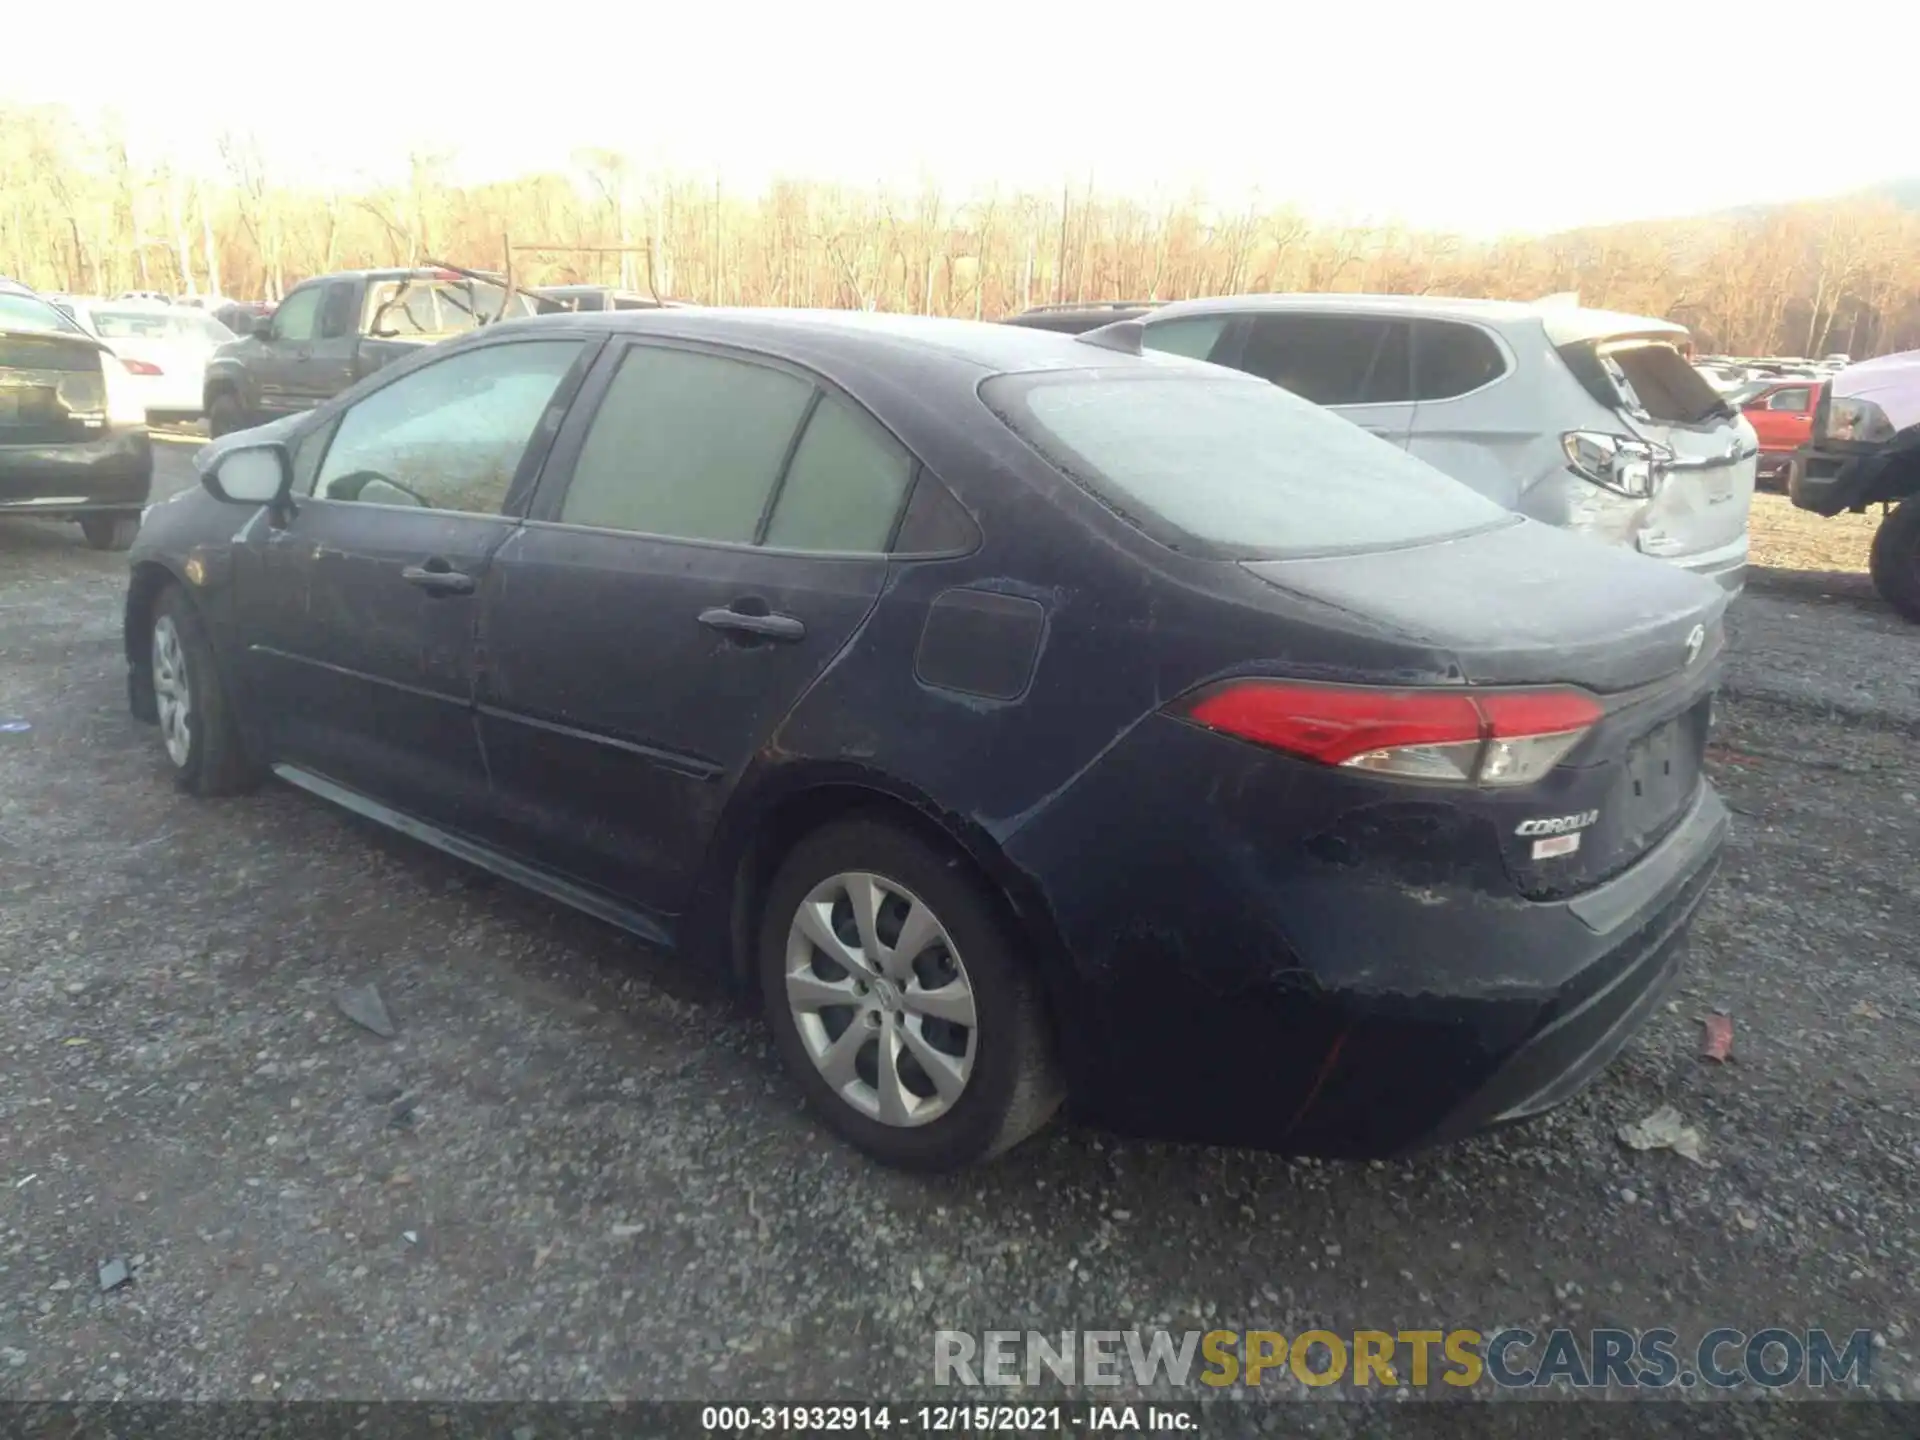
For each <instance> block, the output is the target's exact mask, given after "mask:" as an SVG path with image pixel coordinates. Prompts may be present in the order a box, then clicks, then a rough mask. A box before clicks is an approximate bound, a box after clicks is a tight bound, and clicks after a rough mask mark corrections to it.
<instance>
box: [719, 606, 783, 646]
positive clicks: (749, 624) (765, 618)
mask: <svg viewBox="0 0 1920 1440" xmlns="http://www.w3.org/2000/svg"><path fill="white" fill-rule="evenodd" d="M700 623H701V624H702V625H705V626H707V627H709V628H710V629H714V630H731V631H734V632H735V633H737V634H741V635H758V636H760V637H761V638H762V639H766V640H804V639H805V638H806V634H807V627H806V626H805V625H804V624H803V623H801V622H800V621H799V620H797V619H795V618H794V617H793V616H791V615H749V614H747V613H746V612H745V611H744V610H728V609H725V608H722V607H719V606H716V607H715V608H713V609H711V610H702V611H701V612H700Z"/></svg>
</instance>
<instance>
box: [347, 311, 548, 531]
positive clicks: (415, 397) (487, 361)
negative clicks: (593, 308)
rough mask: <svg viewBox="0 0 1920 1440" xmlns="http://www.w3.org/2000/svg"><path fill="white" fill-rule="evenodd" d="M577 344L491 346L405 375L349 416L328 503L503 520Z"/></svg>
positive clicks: (541, 342)
mask: <svg viewBox="0 0 1920 1440" xmlns="http://www.w3.org/2000/svg"><path fill="white" fill-rule="evenodd" d="M579 354H580V342H579V341H577V340H530V341H519V342H516V343H511V344H501V345H489V346H485V347H483V348H480V349H476V350H469V351H466V352H465V353H464V354H459V355H451V356H448V357H447V358H446V359H444V360H440V361H437V362H436V363H434V364H431V365H427V366H424V367H422V368H421V369H419V370H415V371H412V372H411V373H409V374H406V375H403V376H401V377H400V378H399V379H397V380H395V381H393V382H392V383H391V384H389V385H384V386H382V387H381V388H380V389H378V390H376V391H374V392H373V393H372V394H371V395H369V396H367V397H366V398H365V399H364V400H360V401H357V402H356V403H355V404H354V405H352V406H351V407H350V408H348V410H347V411H346V413H345V414H343V415H342V416H341V417H340V423H339V428H338V429H337V430H336V431H335V432H334V437H333V443H332V444H331V445H330V446H328V447H327V451H326V459H325V460H324V461H322V462H321V465H320V472H319V475H318V477H317V480H316V483H315V485H314V488H313V493H314V495H315V496H316V497H317V498H319V499H323V500H353V501H359V502H361V503H363V504H374V505H402V506H411V507H420V508H425V509H430V510H457V511H461V512H464V513H466V514H472V515H497V514H498V513H499V512H500V507H501V505H502V504H503V503H504V501H505V500H506V498H507V491H508V490H509V489H510V488H511V487H512V485H513V477H514V474H515V472H516V471H518V469H519V468H520V460H521V457H522V456H523V455H524V454H525V453H526V448H527V442H528V441H529V440H531V439H532V438H533V432H534V428H535V427H536V426H537V425H538V424H539V423H540V417H541V416H542V415H543V414H544V413H545V412H546V409H547V406H548V405H549V404H551V403H552V401H553V395H554V392H555V391H556V390H558V389H559V388H560V382H561V380H562V379H563V378H565V376H566V373H567V371H568V370H569V369H570V368H571V367H572V365H573V363H574V361H575V360H576V359H577V358H579Z"/></svg>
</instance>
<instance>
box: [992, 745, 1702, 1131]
mask: <svg viewBox="0 0 1920 1440" xmlns="http://www.w3.org/2000/svg"><path fill="white" fill-rule="evenodd" d="M1150 725H1153V726H1155V727H1157V729H1156V734H1155V737H1154V739H1153V740H1152V741H1151V742H1148V743H1149V746H1150V749H1152V750H1157V751H1159V752H1161V753H1160V757H1159V758H1160V759H1161V760H1163V761H1164V762H1165V763H1164V764H1163V765H1161V766H1159V767H1156V768H1147V769H1143V768H1142V767H1141V766H1140V765H1139V764H1137V763H1128V764H1125V765H1122V766H1119V767H1116V768H1114V769H1112V770H1111V771H1109V772H1108V773H1106V774H1102V773H1099V772H1096V773H1095V774H1093V775H1091V776H1088V777H1085V779H1083V781H1082V782H1081V783H1080V784H1078V785H1076V787H1075V789H1074V790H1073V791H1072V792H1070V793H1069V795H1067V796H1063V797H1061V800H1062V803H1060V804H1059V805H1057V806H1055V807H1053V809H1052V810H1051V811H1050V812H1049V814H1048V815H1047V816H1046V817H1045V818H1044V819H1043V820H1041V821H1039V822H1036V823H1034V824H1030V825H1028V826H1025V827H1024V828H1022V829H1021V830H1020V832H1019V833H1018V834H1016V835H1014V836H1011V837H1009V838H1008V839H1007V840H1006V841H1005V846H1006V850H1007V853H1008V854H1009V855H1010V856H1011V857H1012V858H1014V859H1015V860H1016V861H1017V862H1018V863H1019V864H1020V865H1021V866H1022V868H1023V869H1025V870H1026V871H1027V872H1028V873H1029V874H1030V875H1033V876H1034V877H1035V879H1036V880H1037V881H1038V883H1039V885H1040V889H1041V891H1042V893H1044V894H1045V895H1046V896H1047V899H1048V902H1049V904H1050V907H1051V909H1052V911H1053V918H1054V921H1055V923H1056V925H1057V927H1058V930H1059V932H1060V934H1061V936H1062V937H1063V939H1064V941H1065V944H1066V947H1067V949H1068V951H1069V953H1070V959H1071V966H1072V969H1073V972H1074V975H1073V979H1072V981H1071V984H1070V986H1069V987H1068V990H1069V992H1070V993H1069V995H1068V997H1067V998H1066V999H1064V1000H1063V999H1062V998H1061V996H1060V995H1059V994H1058V993H1056V997H1055V998H1056V1003H1057V1004H1059V1005H1061V1007H1062V1010H1063V1014H1062V1016H1061V1018H1062V1021H1063V1023H1064V1024H1066V1025H1070V1026H1073V1027H1074V1028H1075V1029H1077V1030H1079V1031H1080V1034H1079V1035H1078V1036H1077V1037H1076V1043H1074V1044H1072V1045H1070V1046H1069V1047H1068V1048H1069V1055H1070V1059H1071V1060H1072V1062H1073V1064H1072V1068H1073V1094H1074V1101H1075V1106H1076V1109H1077V1110H1079V1111H1080V1112H1081V1113H1082V1114H1083V1115H1085V1116H1086V1117H1087V1118H1089V1119H1092V1120H1094V1121H1096V1122H1098V1123H1104V1124H1106V1125H1109V1126H1111V1127H1113V1128H1115V1129H1119V1130H1124V1131H1128V1132H1131V1133H1137V1134H1148V1135H1153V1136H1158V1137H1162V1138H1173V1139H1185V1140H1193V1141H1200V1142H1205V1143H1211V1144H1223V1145H1242V1146H1253V1147H1258V1148H1265V1149H1275V1150H1283V1151H1290V1152H1298V1153H1305V1154H1317V1155H1325V1156H1333V1157H1345V1158H1368V1157H1376V1156H1383V1155H1391V1154H1396V1153H1400V1152H1404V1151H1407V1150H1410V1149H1417V1148H1421V1147H1423V1146H1426V1145H1430V1144H1434V1143H1439V1142H1444V1141H1448V1140H1452V1139H1456V1138H1458V1137H1461V1136H1464V1135H1467V1134H1470V1133H1472V1132H1474V1131H1476V1130H1479V1129H1482V1128H1486V1127H1488V1126H1492V1125H1496V1124H1501V1123H1505V1122H1509V1121H1513V1120H1517V1119H1522V1118H1525V1117H1526V1116H1529V1115H1533V1114H1537V1113H1539V1112H1540V1111H1542V1110H1545V1109H1547V1108H1550V1107H1552V1106H1553V1105H1556V1104H1558V1103H1560V1102H1561V1101H1562V1100H1564V1099H1566V1098H1568V1097H1569V1096H1571V1095H1573V1094H1574V1093H1576V1092H1577V1091H1578V1090H1580V1089H1581V1088H1583V1087H1584V1086H1585V1085H1586V1084H1587V1083H1588V1082H1589V1081H1590V1080H1591V1079H1592V1078H1593V1077H1594V1076H1595V1075H1597V1074H1598V1073H1599V1072H1600V1071H1601V1070H1602V1069H1603V1068H1604V1067H1605V1066H1606V1064H1607V1063H1608V1062H1609V1061H1610V1060H1611V1059H1612V1058H1613V1056H1614V1055H1615V1054H1616V1053H1617V1052H1618V1050H1619V1049H1620V1047H1621V1046H1622V1045H1624V1044H1625V1043H1626V1041H1627V1040H1628V1039H1629V1038H1630V1037H1631V1036H1632V1035H1633V1034H1634V1033H1635V1031H1636V1030H1637V1029H1638V1028H1639V1026H1640V1025H1641V1023H1642V1022H1643V1021H1644V1020H1645V1019H1646V1018H1647V1016H1648V1015H1649V1014H1650V1013H1651V1012H1652V1011H1653V1009H1654V1008H1655V1007H1656V1006H1657V1005H1658V1003H1659V999H1660V997H1661V995H1662V994H1664V993H1665V990H1666V988H1667V987H1668V985H1670V984H1671V982H1672V980H1673V978H1674V976H1675V975H1676V974H1677V973H1678V970H1679V968H1680V966H1681V964H1682V962H1683V957H1684V954H1685V949H1686V940H1687V932H1688V927H1689V924H1690V922H1691V920H1692V917H1693V915H1694V912H1695V910H1696V909H1697V908H1698V906H1699V904H1700V902H1701V899H1702V898H1703V897H1704V895H1705V893H1706V891H1707V888H1708V886H1709V884H1710V882H1711V879H1712V877H1713V874H1714V872H1715V870H1716V868H1717V864H1718V860H1719V856H1720V852H1721V848H1722V845H1723V844H1724V841H1725V837H1726V830H1727V814H1726V810H1725V807H1724V806H1723V805H1722V804H1721V802H1720V800H1719V798H1718V796H1717V795H1716V794H1715V793H1714V791H1713V790H1712V788H1711V787H1710V786H1709V785H1707V784H1705V783H1704V782H1702V783H1701V784H1700V785H1699V787H1698V788H1697V790H1696V791H1695V792H1694V794H1693V797H1692V799H1691V801H1690V802H1689V804H1688V807H1687V809H1686V811H1685V813H1684V814H1683V815H1682V816H1681V817H1680V819H1679V820H1678V822H1677V823H1676V824H1675V825H1674V826H1673V827H1672V828H1671V829H1670V830H1669V831H1668V832H1667V834H1666V835H1665V837H1664V838H1663V839H1662V840H1661V841H1660V842H1659V843H1658V844H1657V845H1655V846H1654V847H1653V848H1652V849H1651V850H1650V851H1649V852H1648V853H1646V854H1645V855H1643V856H1641V857H1640V858H1639V859H1638V860H1637V861H1636V862H1635V863H1634V864H1633V865H1632V866H1631V867H1630V868H1628V869H1627V870H1625V871H1624V872H1623V873H1621V874H1619V875H1617V876H1615V877H1614V878H1612V879H1611V880H1609V881H1608V882H1606V883H1605V884H1602V885H1599V886H1597V887H1594V888H1591V889H1587V890H1585V891H1583V892H1581V893H1579V894H1577V895H1574V896H1573V897H1571V898H1569V899H1565V900H1559V901H1529V900H1527V899H1525V898H1523V897H1522V896H1520V895H1519V894H1518V893H1517V892H1516V891H1515V889H1514V888H1513V884H1512V881H1511V878H1510V876H1508V875H1507V874H1506V873H1505V871H1504V869H1503V868H1502V866H1501V864H1500V861H1499V857H1498V855H1497V854H1495V853H1490V850H1489V845H1490V844H1491V843H1493V838H1494V837H1492V836H1491V835H1488V836H1479V835H1477V834H1476V832H1475V829H1474V827H1473V825H1472V824H1471V823H1466V824H1463V826H1462V827H1461V828H1460V830H1459V832H1458V833H1457V834H1452V835H1442V836H1430V837H1426V839H1424V840H1419V839H1409V840H1408V842H1407V845H1406V849H1405V854H1406V857H1407V858H1406V859H1405V861H1404V863H1395V862H1393V861H1392V860H1391V859H1390V858H1389V859H1387V860H1386V861H1385V862H1384V863H1377V864H1376V863H1367V864H1361V865H1358V866H1355V865H1353V864H1352V863H1351V860H1350V859H1348V860H1344V861H1343V860H1341V859H1339V858H1338V857H1334V856H1332V855H1331V854H1330V853H1322V851H1321V850H1320V847H1319V845H1318V842H1319V839H1320V836H1319V835H1317V834H1316V833H1314V823H1313V821H1312V819H1311V817H1312V815H1313V812H1314V808H1315V798H1314V796H1313V795H1312V794H1311V793H1309V792H1310V790H1311V788H1312V787H1314V786H1316V785H1318V784H1320V783H1321V782H1319V781H1318V780H1316V779H1315V777H1314V776H1313V775H1312V773H1311V772H1310V771H1309V770H1308V769H1307V768H1306V767H1285V768H1281V769H1276V768H1275V767H1272V766H1266V767H1263V771H1264V772H1267V773H1265V774H1262V776H1261V777H1260V778H1253V772H1251V771H1248V772H1243V773H1238V774H1236V773H1235V772H1234V771H1233V770H1232V769H1231V768H1229V769H1227V770H1225V771H1217V770H1216V771H1215V773H1216V775H1217V776H1218V778H1217V779H1216V780H1215V781H1214V782H1213V783H1209V782H1208V780H1207V778H1206V773H1207V768H1206V767H1203V766H1202V765H1199V764H1197V763H1196V762H1197V761H1199V760H1201V759H1202V757H1201V755H1200V754H1199V747H1200V745H1202V744H1215V743H1220V742H1218V741H1217V740H1215V739H1214V737H1192V736H1184V737H1183V736H1180V735H1178V734H1176V733H1174V732H1173V730H1172V729H1171V728H1169V727H1167V726H1165V725H1162V724H1161V722H1157V721H1156V722H1150ZM1127 743H1128V745H1133V744H1135V743H1138V737H1136V740H1135V741H1130V742H1127ZM1136 758H1138V757H1136ZM1101 770H1102V771H1107V770H1108V767H1106V766H1103V767H1101ZM1268 775H1277V776H1279V777H1281V778H1279V779H1277V780H1270V779H1269V778H1268ZM1487 828H1488V829H1489V830H1491V829H1492V827H1487ZM1090 834H1092V835H1100V836H1102V837H1103V839H1102V844H1101V852H1100V853H1099V854H1098V855H1097V856H1096V855H1087V854H1084V853H1083V852H1084V837H1085V836H1087V835H1090ZM1056 837H1057V843H1056ZM1076 842H1077V843H1078V846H1079V849H1078V850H1075V849H1072V848H1069V847H1071V846H1073V845H1075V843H1076ZM1483 842H1485V843H1483ZM1393 848H1394V844H1393V841H1392V840H1391V837H1389V838H1388V839H1387V840H1385V841H1383V845H1382V853H1387V854H1390V852H1391V851H1392V850H1393ZM1440 857H1450V858H1440ZM1056 988H1057V987H1056Z"/></svg>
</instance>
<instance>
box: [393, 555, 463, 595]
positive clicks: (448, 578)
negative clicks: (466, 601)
mask: <svg viewBox="0 0 1920 1440" xmlns="http://www.w3.org/2000/svg"><path fill="white" fill-rule="evenodd" d="M400 578H401V579H402V580H404V581H406V582H407V583H408V584H409V585H418V586H419V587H420V588H421V589H422V590H424V591H426V592H427V593H428V594H429V595H471V594H472V593H473V583H474V582H473V576H471V575H468V574H465V573H464V572H462V571H459V570H456V569H454V568H453V567H452V566H451V565H449V564H448V563H447V562H446V561H444V560H429V561H427V563H426V564H424V565H409V566H407V568H406V569H404V570H402V571H401V572H400Z"/></svg>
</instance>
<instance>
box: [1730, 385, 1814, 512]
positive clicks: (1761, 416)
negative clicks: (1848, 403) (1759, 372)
mask: <svg viewBox="0 0 1920 1440" xmlns="http://www.w3.org/2000/svg"><path fill="white" fill-rule="evenodd" d="M1825 389H1826V384H1825V382H1824V381H1820V380H1769V381H1765V382H1762V383H1760V384H1757V385H1755V386H1753V387H1751V388H1750V389H1749V388H1747V387H1743V390H1742V391H1736V392H1734V394H1733V395H1731V396H1729V397H1728V398H1729V399H1732V400H1733V401H1734V402H1735V403H1736V404H1738V405H1739V407H1740V413H1741V414H1742V415H1744V416H1746V419H1747V423H1748V424H1749V425H1751V426H1753V433H1754V435H1755V436H1756V437H1757V438H1758V440H1759V442H1760V467H1759V471H1758V473H1757V475H1756V479H1757V480H1759V481H1765V482H1768V483H1770V484H1773V485H1777V486H1778V487H1779V488H1781V489H1783V490H1784V489H1789V488H1791V481H1792V476H1793V469H1794V466H1795V465H1796V464H1797V463H1798V462H1797V461H1796V460H1795V458H1794V457H1795V456H1796V455H1798V454H1799V452H1800V450H1801V449H1802V447H1804V446H1805V445H1806V443H1807V442H1808V441H1809V440H1810V439H1812V438H1813V412H1814V407H1815V406H1816V405H1818V404H1819V402H1820V396H1821V394H1822V392H1824V391H1825Z"/></svg>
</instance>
